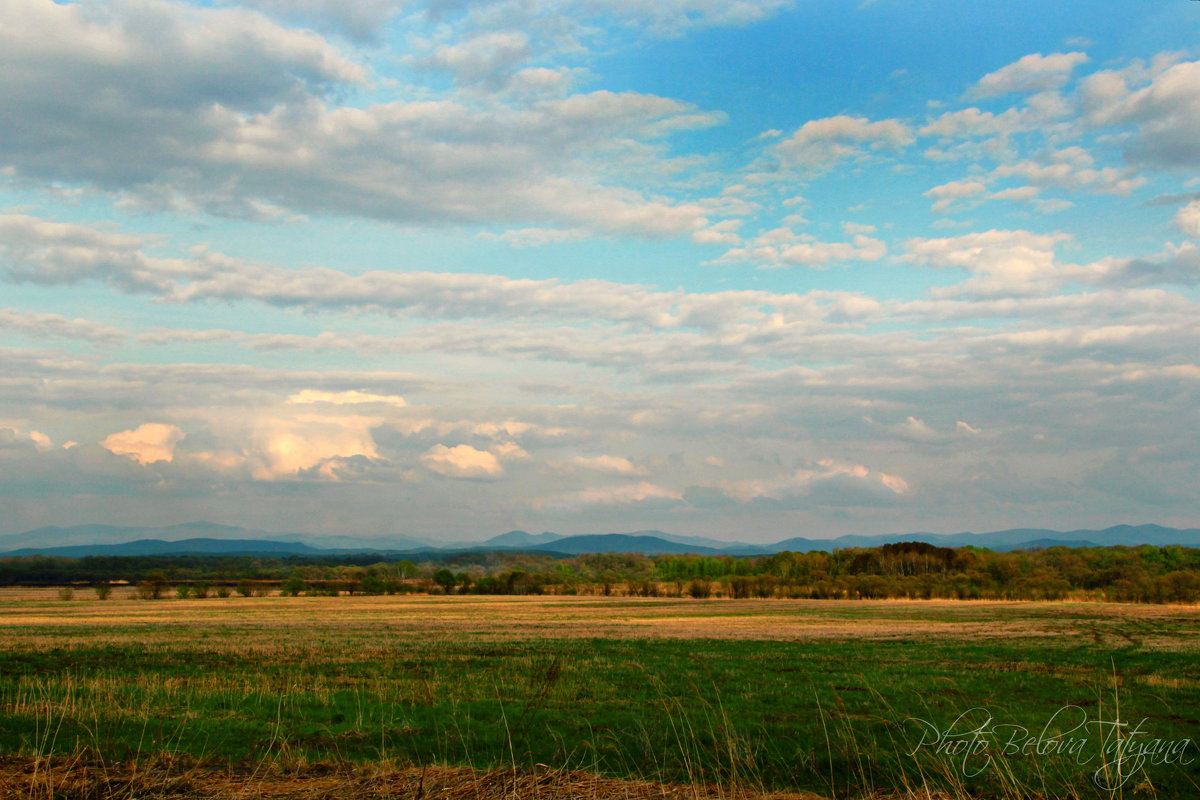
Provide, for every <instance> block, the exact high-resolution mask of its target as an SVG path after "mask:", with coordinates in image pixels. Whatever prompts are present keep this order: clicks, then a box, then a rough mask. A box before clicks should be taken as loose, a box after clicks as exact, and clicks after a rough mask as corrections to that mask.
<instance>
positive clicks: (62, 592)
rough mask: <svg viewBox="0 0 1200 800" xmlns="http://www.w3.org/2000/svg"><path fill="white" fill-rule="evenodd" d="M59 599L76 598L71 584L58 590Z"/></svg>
mask: <svg viewBox="0 0 1200 800" xmlns="http://www.w3.org/2000/svg"><path fill="white" fill-rule="evenodd" d="M58 599H59V600H74V599H75V590H74V589H72V588H71V587H70V586H64V587H62V588H61V589H59V590H58Z"/></svg>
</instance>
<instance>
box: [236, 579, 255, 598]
mask: <svg viewBox="0 0 1200 800" xmlns="http://www.w3.org/2000/svg"><path fill="white" fill-rule="evenodd" d="M237 590H238V594H240V595H241V596H242V597H251V596H252V595H253V594H254V582H253V581H249V580H246V579H245V578H243V579H242V580H240V581H238V585H237Z"/></svg>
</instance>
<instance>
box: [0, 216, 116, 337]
mask: <svg viewBox="0 0 1200 800" xmlns="http://www.w3.org/2000/svg"><path fill="white" fill-rule="evenodd" d="M2 228H3V223H2V221H0V229H2ZM2 252H4V246H3V244H0V253H2ZM6 330H7V331H17V332H19V333H23V334H25V335H26V336H30V337H33V338H35V339H49V338H63V339H81V340H83V341H88V342H93V343H95V344H104V345H115V344H120V343H121V342H123V341H124V340H125V333H124V331H122V330H120V329H119V328H114V327H112V326H111V325H103V324H100V323H97V322H92V321H91V320H85V319H68V318H67V317H64V316H62V315H61V314H40V313H37V312H32V311H22V310H20V309H16V308H0V331H6Z"/></svg>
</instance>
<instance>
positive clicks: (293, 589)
mask: <svg viewBox="0 0 1200 800" xmlns="http://www.w3.org/2000/svg"><path fill="white" fill-rule="evenodd" d="M306 589H308V584H307V583H305V582H304V581H302V580H301V579H299V578H296V577H292V578H288V579H287V580H286V581H284V582H283V586H281V587H280V588H279V592H280V594H282V595H284V596H285V597H299V596H300V593H301V592H303V591H305V590H306Z"/></svg>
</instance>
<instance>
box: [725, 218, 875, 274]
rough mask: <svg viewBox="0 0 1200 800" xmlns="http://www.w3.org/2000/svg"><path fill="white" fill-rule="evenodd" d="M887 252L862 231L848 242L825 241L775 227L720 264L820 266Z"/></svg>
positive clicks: (730, 252) (730, 251)
mask: <svg viewBox="0 0 1200 800" xmlns="http://www.w3.org/2000/svg"><path fill="white" fill-rule="evenodd" d="M885 255H887V245H886V244H885V243H884V242H883V241H882V240H880V239H874V238H872V237H870V236H866V235H863V234H857V235H855V236H854V237H853V238H852V239H851V240H850V241H849V242H822V241H818V240H817V239H815V238H813V237H812V236H808V235H806V234H805V235H799V236H797V235H796V234H794V233H792V231H791V230H790V229H788V228H776V229H775V230H772V231H768V232H766V233H765V234H763V235H762V236H759V237H757V238H756V239H755V240H754V241H753V242H752V243H751V244H750V245H749V246H746V247H737V248H733V249H732V250H728V251H726V252H725V253H724V255H722V256H721V258H720V259H718V263H730V262H739V261H752V262H756V263H758V264H759V265H760V266H763V267H793V266H804V267H814V268H820V267H825V266H827V265H829V264H835V263H842V262H847V261H878V260H879V259H881V258H883V257H884V256H885Z"/></svg>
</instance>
